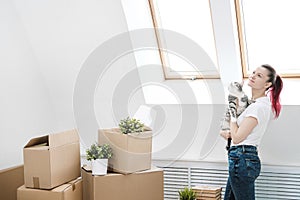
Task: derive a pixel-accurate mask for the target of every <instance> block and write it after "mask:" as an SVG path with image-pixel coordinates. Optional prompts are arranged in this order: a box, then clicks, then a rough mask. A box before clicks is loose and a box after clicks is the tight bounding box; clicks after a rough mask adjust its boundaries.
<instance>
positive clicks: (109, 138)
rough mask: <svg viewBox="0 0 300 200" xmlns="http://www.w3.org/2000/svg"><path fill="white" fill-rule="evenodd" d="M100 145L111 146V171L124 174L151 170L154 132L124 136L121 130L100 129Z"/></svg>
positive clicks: (146, 131)
mask: <svg viewBox="0 0 300 200" xmlns="http://www.w3.org/2000/svg"><path fill="white" fill-rule="evenodd" d="M98 143H99V144H105V143H106V144H109V145H110V146H111V148H112V150H113V157H112V158H110V159H109V160H108V167H109V169H110V170H111V171H114V172H119V173H123V174H129V173H134V172H138V171H142V170H148V169H150V168H151V158H152V130H151V129H150V128H148V127H147V128H146V130H145V131H144V132H141V133H139V134H135V133H134V134H123V133H122V132H121V131H120V129H119V128H111V129H99V130H98Z"/></svg>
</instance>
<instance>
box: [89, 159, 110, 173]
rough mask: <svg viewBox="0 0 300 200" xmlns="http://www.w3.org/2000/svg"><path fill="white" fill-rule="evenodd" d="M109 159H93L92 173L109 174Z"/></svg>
mask: <svg viewBox="0 0 300 200" xmlns="http://www.w3.org/2000/svg"><path fill="white" fill-rule="evenodd" d="M107 165H108V159H96V160H92V174H93V175H106V174H107Z"/></svg>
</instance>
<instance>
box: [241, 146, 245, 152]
mask: <svg viewBox="0 0 300 200" xmlns="http://www.w3.org/2000/svg"><path fill="white" fill-rule="evenodd" d="M242 147H243V153H245V146H244V145H243V146H242Z"/></svg>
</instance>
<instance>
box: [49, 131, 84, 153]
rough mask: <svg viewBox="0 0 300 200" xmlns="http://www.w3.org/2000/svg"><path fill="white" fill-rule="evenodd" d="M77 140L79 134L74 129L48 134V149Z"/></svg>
mask: <svg viewBox="0 0 300 200" xmlns="http://www.w3.org/2000/svg"><path fill="white" fill-rule="evenodd" d="M77 142H79V135H78V132H77V130H76V129H73V130H68V131H64V132H60V133H54V134H50V135H49V147H50V149H51V148H56V147H59V146H63V145H66V144H72V143H77Z"/></svg>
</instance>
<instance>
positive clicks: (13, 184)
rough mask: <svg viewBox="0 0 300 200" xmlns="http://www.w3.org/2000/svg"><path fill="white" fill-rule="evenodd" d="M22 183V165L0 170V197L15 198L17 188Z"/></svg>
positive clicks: (5, 198) (14, 199)
mask: <svg viewBox="0 0 300 200" xmlns="http://www.w3.org/2000/svg"><path fill="white" fill-rule="evenodd" d="M21 185H24V168H23V165H20V166H15V167H10V168H8V169H2V170H0V199H1V200H2V199H3V200H17V189H18V187H20V186H21Z"/></svg>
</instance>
